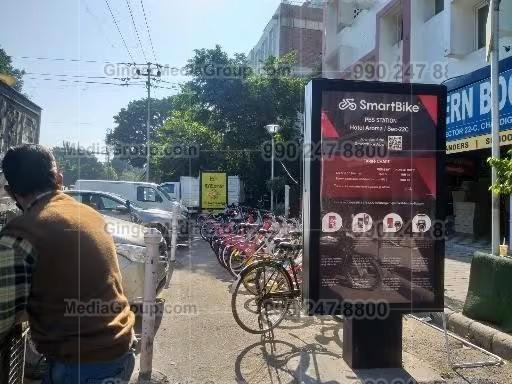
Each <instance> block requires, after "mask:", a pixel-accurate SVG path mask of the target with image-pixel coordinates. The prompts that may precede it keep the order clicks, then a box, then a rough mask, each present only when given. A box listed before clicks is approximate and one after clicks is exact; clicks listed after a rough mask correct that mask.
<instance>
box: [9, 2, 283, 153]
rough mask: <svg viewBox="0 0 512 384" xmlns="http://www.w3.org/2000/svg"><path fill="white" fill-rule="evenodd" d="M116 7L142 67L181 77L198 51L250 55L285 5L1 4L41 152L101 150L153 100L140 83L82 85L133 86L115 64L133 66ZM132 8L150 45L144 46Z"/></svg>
mask: <svg viewBox="0 0 512 384" xmlns="http://www.w3.org/2000/svg"><path fill="white" fill-rule="evenodd" d="M107 1H108V4H109V5H110V8H111V10H112V13H113V14H114V18H115V19H116V21H117V23H118V25H119V29H120V30H121V34H122V35H123V37H124V40H125V41H126V45H127V47H128V50H129V51H130V52H131V55H132V57H133V60H135V62H137V63H146V62H147V61H150V62H155V57H154V56H156V62H158V63H160V64H163V65H169V66H171V67H178V68H182V67H183V66H184V65H185V64H186V61H187V60H188V59H189V58H191V57H192V56H193V51H194V49H199V48H213V47H214V46H215V45H216V44H220V45H221V46H222V47H223V49H224V50H225V51H227V52H228V53H230V54H233V53H236V52H241V53H246V54H247V53H248V52H249V51H250V50H251V48H252V47H253V46H254V45H255V44H256V43H257V41H258V39H259V37H260V36H261V33H262V32H263V29H264V28H265V26H266V24H267V22H268V21H269V20H270V18H271V17H272V15H273V13H274V11H275V10H276V8H277V6H278V5H279V3H280V0H231V1H229V0H187V1H180V0H142V3H141V0H44V1H42V0H16V1H11V0H9V1H2V4H1V9H2V22H1V23H0V47H1V48H3V49H4V50H5V51H6V52H7V54H8V55H10V56H12V58H13V64H14V66H15V67H16V68H20V69H24V70H25V71H26V72H27V75H25V84H24V89H23V92H24V93H25V94H27V95H28V96H29V97H30V99H31V100H32V101H34V102H35V103H36V104H38V105H39V106H40V107H41V108H42V109H43V111H42V121H41V137H40V143H41V144H45V145H49V146H55V145H61V144H62V143H63V142H64V141H67V142H71V143H73V144H75V145H76V144H77V143H79V144H80V146H84V147H87V148H101V147H102V146H103V145H104V139H105V133H106V132H107V130H109V129H113V128H114V121H113V116H114V115H116V114H117V113H118V112H119V111H120V110H121V108H123V107H126V106H127V105H128V103H129V102H130V101H131V100H135V99H140V98H144V97H146V92H147V91H146V89H145V87H144V86H143V85H142V83H143V82H142V81H141V80H131V81H130V83H139V85H131V86H128V87H121V86H114V85H102V84H87V83H83V81H90V82H103V83H105V82H114V83H119V82H120V80H118V79H112V78H105V77H106V76H107V75H108V76H110V77H126V73H123V72H122V69H125V68H126V66H124V65H112V64H108V63H126V62H131V61H132V60H131V58H130V56H129V54H128V52H127V51H128V50H127V49H126V47H125V46H124V44H123V41H122V39H121V36H120V34H119V32H118V31H117V29H116V26H115V24H114V21H113V18H112V16H111V14H110V12H109V9H108V6H107ZM128 5H129V6H130V8H131V10H132V13H133V18H134V22H135V26H136V27H137V30H138V34H139V37H140V41H141V43H142V44H139V43H138V38H137V34H136V32H135V28H134V26H133V22H132V19H131V16H130V12H129V9H128ZM142 5H143V6H144V10H145V13H146V17H147V20H148V25H149V30H150V34H151V39H152V42H153V47H154V55H153V52H152V49H151V42H150V40H149V38H148V32H147V28H146V24H145V21H144V15H143V11H142ZM9 15H10V16H9ZM141 45H142V49H141ZM142 51H144V52H142ZM144 54H145V56H146V59H145V58H144ZM35 58H48V59H49V60H43V59H35ZM55 59H64V60H55ZM71 60H76V61H71ZM91 61H94V62H91ZM105 62H108V63H107V64H106V63H105ZM113 73H115V74H113ZM45 79H46V80H45ZM163 79H164V80H165V81H167V82H173V83H176V82H180V81H183V80H184V78H183V77H179V76H171V75H168V76H165V77H163ZM161 86H166V87H168V88H169V87H172V84H169V83H165V84H164V83H161ZM175 92H176V91H175V90H173V89H163V88H159V89H154V90H153V91H152V97H157V98H161V97H165V96H170V95H172V94H174V93H175Z"/></svg>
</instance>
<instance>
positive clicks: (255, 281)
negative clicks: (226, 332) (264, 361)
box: [199, 206, 302, 334]
mask: <svg viewBox="0 0 512 384" xmlns="http://www.w3.org/2000/svg"><path fill="white" fill-rule="evenodd" d="M199 225H200V228H201V230H200V233H201V237H202V238H203V239H204V240H205V241H207V242H208V243H209V244H210V246H211V248H212V250H213V252H214V254H215V256H216V258H217V261H218V262H219V264H220V265H221V266H222V267H223V268H225V269H226V270H227V271H228V272H229V273H230V274H231V275H232V276H233V278H234V282H233V284H232V285H231V290H230V292H231V295H232V297H231V309H232V312H233V316H234V319H235V321H236V322H237V324H238V325H239V326H240V327H241V328H242V329H243V330H245V331H247V332H249V333H255V334H264V333H267V332H271V331H272V330H273V329H274V328H276V327H277V326H278V325H279V324H280V323H281V322H282V321H283V319H284V318H285V317H286V316H287V314H289V313H290V311H292V310H293V308H294V306H293V305H292V304H298V303H299V299H300V297H301V283H302V228H301V224H300V222H299V221H298V220H296V219H287V218H284V217H279V216H274V215H273V214H272V213H271V212H268V211H262V210H257V209H253V208H248V207H241V206H236V207H235V206H231V207H228V208H226V210H224V212H222V213H218V214H215V215H210V216H208V217H203V218H202V219H201V220H200V222H199Z"/></svg>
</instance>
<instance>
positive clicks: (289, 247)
mask: <svg viewBox="0 0 512 384" xmlns="http://www.w3.org/2000/svg"><path fill="white" fill-rule="evenodd" d="M277 246H278V247H279V248H281V249H284V250H287V251H298V250H300V249H302V244H293V243H290V242H288V241H283V242H281V243H279V244H278V245H277Z"/></svg>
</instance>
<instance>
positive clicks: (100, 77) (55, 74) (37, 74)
mask: <svg viewBox="0 0 512 384" xmlns="http://www.w3.org/2000/svg"><path fill="white" fill-rule="evenodd" d="M25 75H31V76H56V77H78V78H85V79H114V80H121V81H128V80H131V79H136V78H130V77H109V76H85V75H66V74H60V73H37V72H25Z"/></svg>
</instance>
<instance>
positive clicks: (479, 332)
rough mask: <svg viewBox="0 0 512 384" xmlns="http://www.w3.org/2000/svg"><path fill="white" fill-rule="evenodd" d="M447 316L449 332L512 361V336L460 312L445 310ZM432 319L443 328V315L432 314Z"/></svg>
mask: <svg viewBox="0 0 512 384" xmlns="http://www.w3.org/2000/svg"><path fill="white" fill-rule="evenodd" d="M445 314H446V326H447V328H448V330H449V331H451V332H453V333H455V334H456V335H458V336H460V337H463V338H465V339H467V340H469V341H471V342H473V343H474V344H476V345H478V346H479V347H481V348H484V349H486V350H487V351H490V352H492V353H494V354H495V355H498V356H499V357H501V358H502V359H505V360H512V335H509V334H508V333H505V332H502V331H499V330H497V329H495V328H492V327H490V326H488V325H485V324H483V323H480V322H478V321H476V320H473V319H470V318H469V317H466V316H464V315H463V314H462V313H460V312H453V311H452V310H450V309H448V308H445ZM430 318H431V319H432V323H433V324H435V325H437V326H439V327H441V328H442V327H443V315H442V313H439V312H432V313H430Z"/></svg>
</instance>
